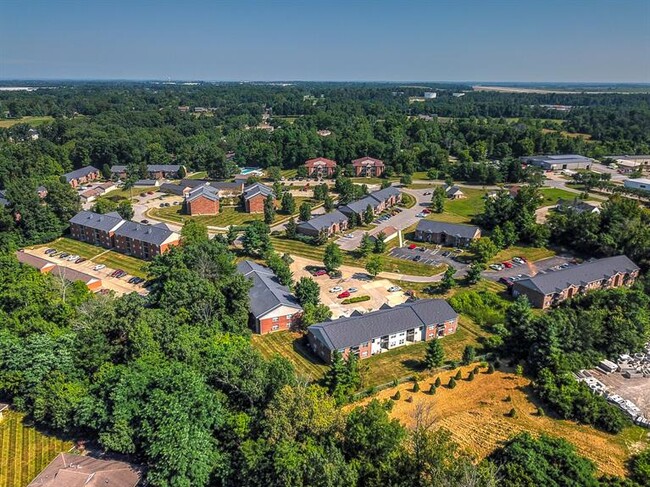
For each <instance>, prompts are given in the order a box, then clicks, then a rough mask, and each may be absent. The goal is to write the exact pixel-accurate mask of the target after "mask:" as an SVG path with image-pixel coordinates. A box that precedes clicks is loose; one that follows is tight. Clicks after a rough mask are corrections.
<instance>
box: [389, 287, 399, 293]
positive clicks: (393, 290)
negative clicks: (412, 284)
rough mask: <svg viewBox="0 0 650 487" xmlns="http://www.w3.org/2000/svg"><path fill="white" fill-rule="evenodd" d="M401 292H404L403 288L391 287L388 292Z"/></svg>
mask: <svg viewBox="0 0 650 487" xmlns="http://www.w3.org/2000/svg"><path fill="white" fill-rule="evenodd" d="M401 290H402V288H401V287H399V286H391V287H389V288H388V291H389V292H391V293H396V292H398V291H401Z"/></svg>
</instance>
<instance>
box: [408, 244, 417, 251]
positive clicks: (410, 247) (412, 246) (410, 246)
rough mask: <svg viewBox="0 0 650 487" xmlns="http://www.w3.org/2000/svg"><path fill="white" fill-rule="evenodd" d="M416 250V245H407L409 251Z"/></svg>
mask: <svg viewBox="0 0 650 487" xmlns="http://www.w3.org/2000/svg"><path fill="white" fill-rule="evenodd" d="M416 248H417V245H415V244H411V245H409V249H411V250H415V249H416Z"/></svg>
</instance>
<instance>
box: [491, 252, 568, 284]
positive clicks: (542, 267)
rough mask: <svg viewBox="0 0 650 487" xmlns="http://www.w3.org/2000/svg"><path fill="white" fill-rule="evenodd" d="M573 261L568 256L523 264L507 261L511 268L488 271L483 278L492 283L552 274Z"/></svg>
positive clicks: (556, 256)
mask: <svg viewBox="0 0 650 487" xmlns="http://www.w3.org/2000/svg"><path fill="white" fill-rule="evenodd" d="M573 260H574V258H573V257H571V256H568V255H564V256H563V255H555V256H553V257H549V258H548V259H542V260H538V261H536V262H524V263H523V264H518V263H516V262H513V261H508V262H510V264H511V265H512V267H510V268H508V267H504V268H503V269H502V270H500V271H496V270H493V269H488V270H486V271H485V272H484V273H483V276H484V277H485V278H487V279H491V280H493V281H498V280H499V279H501V278H507V279H513V278H514V279H517V278H525V277H532V276H534V275H536V274H539V273H545V272H553V271H555V270H558V269H559V268H560V266H570V265H573V264H571V262H572V261H573Z"/></svg>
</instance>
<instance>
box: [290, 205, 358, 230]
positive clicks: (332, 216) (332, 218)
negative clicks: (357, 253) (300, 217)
mask: <svg viewBox="0 0 650 487" xmlns="http://www.w3.org/2000/svg"><path fill="white" fill-rule="evenodd" d="M344 221H345V222H346V221H348V217H347V216H345V215H344V214H343V213H341V212H340V211H338V210H334V211H331V212H330V213H324V214H322V215H318V216H315V217H314V218H312V219H311V220H309V221H307V222H302V223H300V224H299V225H298V228H311V229H312V230H316V231H321V230H323V229H325V228H329V227H331V226H332V225H333V224H334V223H341V222H344Z"/></svg>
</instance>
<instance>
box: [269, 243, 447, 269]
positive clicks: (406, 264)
mask: <svg viewBox="0 0 650 487" xmlns="http://www.w3.org/2000/svg"><path fill="white" fill-rule="evenodd" d="M271 241H272V243H273V248H274V249H275V250H276V251H277V252H280V253H281V254H284V253H288V254H294V255H299V256H302V257H306V258H308V259H313V260H316V261H319V262H322V261H323V254H324V253H325V245H321V246H315V245H309V244H306V243H303V242H299V241H297V240H290V239H287V238H284V237H271ZM395 245H397V241H396V240H395V239H394V240H391V241H390V242H388V243H387V249H390V248H392V247H393V246H395ZM342 253H343V265H348V266H354V267H359V268H361V269H363V268H364V267H365V265H366V261H367V259H365V258H363V257H357V256H356V255H355V254H354V253H353V252H349V251H345V250H344V251H342ZM382 257H383V259H384V271H386V272H396V273H399V274H409V275H414V276H432V275H435V274H438V273H440V272H442V271H444V266H438V267H431V266H426V265H422V264H418V263H417V262H413V261H410V260H403V259H397V258H395V257H390V256H388V255H386V254H383V255H382Z"/></svg>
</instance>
